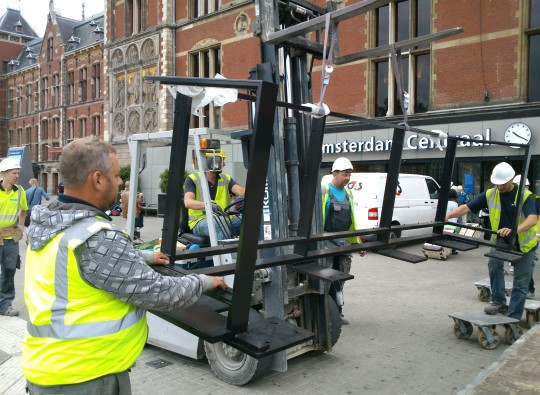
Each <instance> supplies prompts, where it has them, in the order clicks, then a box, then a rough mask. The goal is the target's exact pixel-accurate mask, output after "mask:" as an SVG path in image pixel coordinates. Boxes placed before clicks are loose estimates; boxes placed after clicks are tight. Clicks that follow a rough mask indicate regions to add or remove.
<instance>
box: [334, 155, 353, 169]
mask: <svg viewBox="0 0 540 395" xmlns="http://www.w3.org/2000/svg"><path fill="white" fill-rule="evenodd" d="M352 169H353V165H352V163H351V161H350V160H349V159H347V158H343V157H341V158H337V159H336V160H335V161H334V164H333V165H332V173H333V172H335V171H344V170H352Z"/></svg>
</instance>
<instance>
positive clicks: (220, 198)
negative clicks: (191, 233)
mask: <svg viewBox="0 0 540 395" xmlns="http://www.w3.org/2000/svg"><path fill="white" fill-rule="evenodd" d="M188 177H189V178H191V179H192V180H193V182H194V183H195V186H196V187H197V188H196V191H195V200H199V201H203V200H204V199H203V198H202V190H201V179H200V177H199V173H194V174H190V175H189V176H188ZM205 181H206V177H205ZM230 181H231V176H230V175H228V174H223V173H221V174H219V176H218V180H217V185H216V188H217V190H216V197H215V198H214V200H212V201H213V202H214V203H217V204H219V205H220V206H221V208H225V207H227V206H228V205H229V204H230V202H231V195H230V193H229V182H230ZM203 218H206V214H205V212H204V210H193V209H189V210H188V225H189V228H190V229H193V227H194V226H195V225H196V224H197V222H199V221H200V220H201V219H203Z"/></svg>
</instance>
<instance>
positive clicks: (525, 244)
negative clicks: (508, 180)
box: [486, 188, 537, 252]
mask: <svg viewBox="0 0 540 395" xmlns="http://www.w3.org/2000/svg"><path fill="white" fill-rule="evenodd" d="M530 195H531V192H530V191H527V190H526V191H525V193H524V194H523V203H525V200H527V198H528V197H529V196H530ZM486 200H487V203H488V208H489V221H490V223H491V230H493V231H497V230H499V222H501V194H500V192H499V190H498V189H497V188H491V189H488V190H487V191H486ZM515 200H516V202H517V193H516V199H515ZM516 202H514V203H516ZM516 207H517V204H516ZM523 221H525V217H524V216H523V212H520V213H519V220H518V224H521V223H523ZM536 229H537V226H536V224H534V226H533V227H531V228H530V229H529V230H527V231H525V232H520V233H518V234H517V239H518V244H519V249H520V251H521V252H529V251H530V250H532V249H533V248H534V247H536ZM496 239H497V235H496V234H493V235H491V241H493V242H495V241H496Z"/></svg>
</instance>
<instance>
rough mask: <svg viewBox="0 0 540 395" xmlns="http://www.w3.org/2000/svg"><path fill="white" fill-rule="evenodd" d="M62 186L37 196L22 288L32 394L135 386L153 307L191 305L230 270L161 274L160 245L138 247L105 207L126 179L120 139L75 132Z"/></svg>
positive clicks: (127, 390)
mask: <svg viewBox="0 0 540 395" xmlns="http://www.w3.org/2000/svg"><path fill="white" fill-rule="evenodd" d="M59 170H60V174H61V175H62V179H63V181H64V186H65V190H64V193H63V194H61V195H59V196H58V199H57V200H56V201H55V202H53V203H51V204H50V205H49V206H47V207H45V206H35V207H34V209H33V217H32V222H31V224H30V226H29V228H28V242H29V246H28V251H27V253H26V268H25V269H26V270H25V282H24V288H25V292H24V296H25V302H26V306H27V307H28V316H29V321H28V324H27V333H26V337H25V339H24V341H23V349H22V363H21V365H22V372H23V374H24V376H25V377H26V379H27V392H28V393H30V394H50V393H62V394H83V393H84V394H86V393H92V394H118V393H120V394H131V385H130V381H129V374H128V371H129V369H130V367H131V366H133V364H134V362H135V360H136V359H137V358H138V357H139V355H140V353H141V351H142V349H143V346H144V344H145V342H146V338H147V336H148V328H147V324H146V314H145V312H146V309H154V310H160V311H166V310H174V309H178V308H182V307H187V306H190V305H191V304H193V303H195V302H196V301H197V300H198V299H199V297H200V296H201V294H202V293H203V292H205V291H208V290H211V289H213V288H215V287H220V288H225V287H226V286H225V283H224V281H223V278H222V277H209V276H205V275H200V274H190V275H187V276H184V277H168V276H163V275H161V274H159V273H157V272H156V271H154V270H153V269H152V268H151V267H150V266H149V265H152V264H158V265H164V264H167V263H168V262H169V260H168V258H167V256H166V255H164V254H163V253H161V252H149V251H142V250H136V249H135V248H134V247H133V244H132V242H131V240H130V239H129V236H128V235H127V234H126V233H125V232H124V231H122V230H121V229H119V228H117V227H116V226H115V225H114V224H113V223H112V222H111V218H110V217H109V216H108V215H107V214H106V213H105V211H106V210H107V209H109V207H111V206H112V205H113V204H114V203H115V202H116V196H117V194H118V187H119V186H120V184H121V183H122V179H121V178H120V175H119V173H120V166H119V164H118V159H117V156H116V151H115V149H114V147H112V146H111V145H110V144H108V143H106V142H104V141H103V140H99V139H97V138H95V137H87V138H83V139H77V140H75V141H73V142H71V143H69V144H68V145H66V146H65V147H64V149H63V151H62V155H61V156H60V167H59Z"/></svg>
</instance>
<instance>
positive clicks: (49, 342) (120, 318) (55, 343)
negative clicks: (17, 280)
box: [21, 218, 148, 386]
mask: <svg viewBox="0 0 540 395" xmlns="http://www.w3.org/2000/svg"><path fill="white" fill-rule="evenodd" d="M102 229H111V230H113V231H114V230H118V231H120V230H119V229H117V228H116V227H115V226H114V225H112V224H110V223H109V222H108V221H105V220H104V219H100V218H87V219H83V220H81V221H79V222H78V223H76V224H74V225H73V226H71V227H69V228H67V229H66V230H65V232H64V233H59V234H57V235H56V236H55V237H54V238H53V239H52V240H50V241H49V242H48V243H47V245H46V246H45V247H44V248H43V249H41V250H38V251H32V250H31V249H30V248H28V251H27V253H26V273H25V287H24V291H25V302H26V305H27V307H28V315H29V318H30V320H29V322H28V324H27V334H26V336H25V339H24V341H23V347H22V358H21V369H22V372H23V374H24V376H25V377H26V379H27V380H28V381H30V382H32V383H34V384H37V385H43V386H50V385H66V384H77V383H82V382H86V381H89V380H93V379H95V378H97V377H101V376H105V375H108V374H113V373H118V372H122V371H125V370H127V369H129V368H130V367H131V366H132V365H133V363H134V362H135V361H136V360H137V358H138V357H139V356H140V354H141V352H142V350H143V347H144V345H145V343H146V339H147V337H148V326H147V323H146V316H145V311H144V309H142V308H138V307H136V306H134V305H131V304H129V303H126V302H124V301H122V300H120V299H118V298H117V297H116V296H114V295H112V294H110V293H108V292H106V291H103V290H100V289H98V288H95V287H94V286H92V285H90V284H88V283H87V282H86V281H85V280H84V278H83V277H82V276H81V273H80V268H79V265H78V262H77V257H76V255H75V249H76V248H77V247H78V246H80V245H82V244H83V243H84V242H85V241H86V240H88V239H89V238H90V237H91V236H92V235H94V234H96V233H98V232H99V231H100V230H102ZM112 248H115V247H112ZM111 274H112V275H115V273H111ZM122 275H123V274H122V273H116V276H120V278H119V281H121V276H122Z"/></svg>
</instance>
